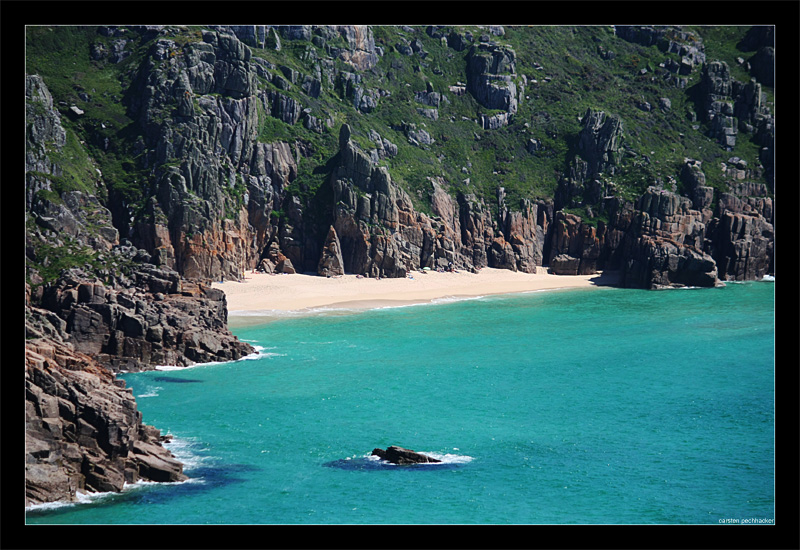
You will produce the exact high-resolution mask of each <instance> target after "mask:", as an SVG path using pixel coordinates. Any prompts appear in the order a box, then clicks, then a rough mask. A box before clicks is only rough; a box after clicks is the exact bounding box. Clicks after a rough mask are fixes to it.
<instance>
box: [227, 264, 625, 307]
mask: <svg viewBox="0 0 800 550" xmlns="http://www.w3.org/2000/svg"><path fill="white" fill-rule="evenodd" d="M539 271H540V273H536V274H529V273H519V272H513V271H509V270H507V269H492V268H484V269H482V270H481V271H480V272H479V273H467V272H459V273H438V272H435V271H427V272H425V273H421V272H414V273H412V274H411V277H410V278H403V279H386V278H382V279H379V280H378V279H370V278H366V277H364V278H359V277H358V276H356V275H343V276H341V277H332V278H325V277H319V276H316V275H308V274H305V275H304V274H292V275H284V274H280V275H267V274H264V273H248V274H247V275H246V277H245V278H244V279H243V280H242V281H241V282H238V281H226V282H224V283H220V282H215V283H214V284H213V287H214V288H219V289H221V290H223V291H224V292H225V296H226V298H227V302H228V314H229V316H241V315H248V314H249V315H253V314H256V313H259V312H261V313H263V314H265V315H268V314H270V312H273V313H274V312H299V311H303V310H308V309H316V308H348V309H359V308H367V309H368V308H375V307H386V306H392V305H395V306H397V305H405V304H415V303H426V302H430V301H432V300H437V299H442V298H465V297H476V296H488V295H493V294H507V293H518V292H531V291H536V290H549V289H560V288H581V287H585V288H591V287H597V286H608V285H614V284H616V283H617V280H618V277H617V274H616V273H605V274H603V273H598V274H595V275H572V276H568V275H552V274H550V273H547V272H546V270H545V269H544V268H539Z"/></svg>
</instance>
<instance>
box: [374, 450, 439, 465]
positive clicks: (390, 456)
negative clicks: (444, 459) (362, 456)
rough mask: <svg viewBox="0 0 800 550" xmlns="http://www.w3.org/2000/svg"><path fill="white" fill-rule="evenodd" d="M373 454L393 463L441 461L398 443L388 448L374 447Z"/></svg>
mask: <svg viewBox="0 0 800 550" xmlns="http://www.w3.org/2000/svg"><path fill="white" fill-rule="evenodd" d="M372 455H373V456H377V457H380V458H382V459H383V460H388V461H389V462H391V463H392V464H425V463H432V462H441V460H436V459H435V458H431V457H429V456H427V455H424V454H422V453H418V452H416V451H412V450H411V449H404V448H403V447H397V446H396V445H392V446H391V447H387V448H386V450H383V449H373V450H372Z"/></svg>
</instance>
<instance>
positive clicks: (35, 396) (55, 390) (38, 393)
mask: <svg viewBox="0 0 800 550" xmlns="http://www.w3.org/2000/svg"><path fill="white" fill-rule="evenodd" d="M26 319H28V320H29V326H30V327H31V329H29V335H30V332H31V330H32V331H35V332H37V333H39V334H41V336H39V337H35V338H29V339H28V340H26V343H25V504H26V506H27V505H30V504H40V503H44V502H52V501H56V500H58V501H75V500H76V499H77V496H76V493H77V492H79V491H80V492H106V491H121V490H122V489H123V487H124V485H125V484H126V483H135V482H137V481H139V480H148V481H160V482H176V481H183V480H185V479H186V476H185V475H184V474H183V467H182V465H181V463H180V462H179V461H178V460H176V459H175V457H174V456H173V455H172V454H171V453H170V452H169V451H168V450H167V449H165V448H164V447H163V445H162V442H163V439H164V438H163V437H162V436H161V435H160V432H159V430H157V429H156V428H154V427H152V426H148V425H146V424H143V423H142V414H141V413H140V412H139V411H137V408H136V401H135V400H134V398H133V395H132V394H131V391H130V389H126V388H125V383H124V382H123V381H121V380H117V379H116V378H115V377H114V375H113V374H112V373H111V372H110V371H108V370H107V369H106V368H104V367H103V366H101V365H99V364H98V363H97V362H96V361H95V360H94V359H93V358H92V357H91V356H90V355H87V354H84V353H81V352H79V351H77V350H75V349H74V347H73V346H72V345H71V344H70V343H69V342H65V341H64V340H63V339H61V337H60V334H61V332H62V330H63V323H64V322H63V321H62V320H61V319H59V318H58V317H56V316H54V315H53V314H52V313H50V312H49V311H47V310H41V309H38V308H31V307H26ZM59 325H62V326H59Z"/></svg>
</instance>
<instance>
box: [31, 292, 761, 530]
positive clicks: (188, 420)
mask: <svg viewBox="0 0 800 550" xmlns="http://www.w3.org/2000/svg"><path fill="white" fill-rule="evenodd" d="M774 288H775V287H774V283H772V282H754V283H744V284H729V285H727V286H726V287H725V288H719V289H686V290H670V291H640V290H624V289H616V288H596V289H583V290H563V291H550V292H536V293H529V294H521V295H508V296H498V297H488V298H480V299H473V300H465V301H459V302H452V303H436V304H428V305H418V306H410V307H403V308H394V309H381V310H371V311H364V312H352V311H350V312H342V311H338V312H327V313H319V314H316V315H313V316H305V317H296V316H286V317H284V318H272V319H266V318H265V319H260V320H255V321H261V320H263V321H264V323H261V324H254V320H253V319H250V320H249V322H248V324H247V325H246V326H245V325H242V326H240V327H239V328H234V329H233V330H234V333H235V334H237V335H238V336H239V338H240V339H243V340H246V341H249V342H251V343H252V344H253V345H255V346H258V349H259V350H260V354H259V356H258V358H256V359H252V358H251V359H247V360H240V361H237V362H233V363H222V364H211V365H202V366H196V367H192V368H189V369H183V370H176V371H155V372H147V373H136V374H126V375H124V376H123V377H124V379H125V380H126V382H127V383H128V385H129V387H131V388H133V393H134V395H135V396H137V401H138V404H139V408H140V410H141V411H142V413H143V416H144V421H145V422H146V423H148V424H152V425H154V426H156V427H158V428H160V429H161V430H162V433H169V434H172V435H173V436H174V438H175V439H174V442H173V443H172V444H171V446H170V447H171V449H172V450H173V452H175V453H176V454H177V455H178V456H179V457H180V458H182V459H183V460H185V462H186V465H187V466H186V470H185V471H186V473H187V474H188V475H189V476H191V480H190V481H188V482H185V483H181V484H139V485H136V486H132V487H130V488H129V489H127V490H126V491H124V492H123V493H122V494H117V495H110V494H109V495H102V496H100V497H95V498H93V499H91V500H90V501H89V502H87V503H82V504H77V505H70V506H61V507H56V508H48V509H42V510H36V511H31V512H28V514H27V523H29V524H32V523H60V524H64V523H66V524H81V523H89V524H131V523H134V524H164V523H167V524H684V523H688V524H718V523H720V522H721V521H725V520H735V519H745V518H748V519H749V518H763V519H765V520H767V521H769V520H771V519H772V518H774V517H775V503H774V496H775V467H774V458H775V453H774V443H775V438H774V427H775V416H774V402H775V400H774V395H775V393H774V390H775V385H774V372H775V371H774V369H775V361H774V357H775V346H774V343H775V342H774V339H775V323H774V311H775V300H774ZM388 445H400V446H404V447H407V448H411V449H414V450H417V451H420V452H427V453H429V454H431V455H433V456H435V457H439V458H441V459H442V460H443V462H442V463H441V464H428V465H418V466H411V467H401V466H393V465H388V464H384V463H382V462H380V461H378V460H373V459H372V458H369V454H370V452H371V451H372V449H373V448H375V447H381V448H385V447H386V446H388Z"/></svg>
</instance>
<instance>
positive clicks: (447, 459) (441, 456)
mask: <svg viewBox="0 0 800 550" xmlns="http://www.w3.org/2000/svg"><path fill="white" fill-rule="evenodd" d="M417 452H418V453H420V454H423V455H427V456H429V457H431V458H435V459H436V460H439V461H441V462H427V463H421V464H422V465H430V466H436V465H438V464H442V465H444V464H466V463H468V462H472V460H473V457H471V456H467V455H457V454H452V453H437V452H435V451H417ZM353 458H355V456H354V457H353ZM364 458H366V459H367V460H372V461H379V462H386V463H387V464H391V462H387V461H385V460H382V459H381V458H380V457H378V456H376V455H373V454H368V455H364ZM346 460H350V457H347V459H346Z"/></svg>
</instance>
